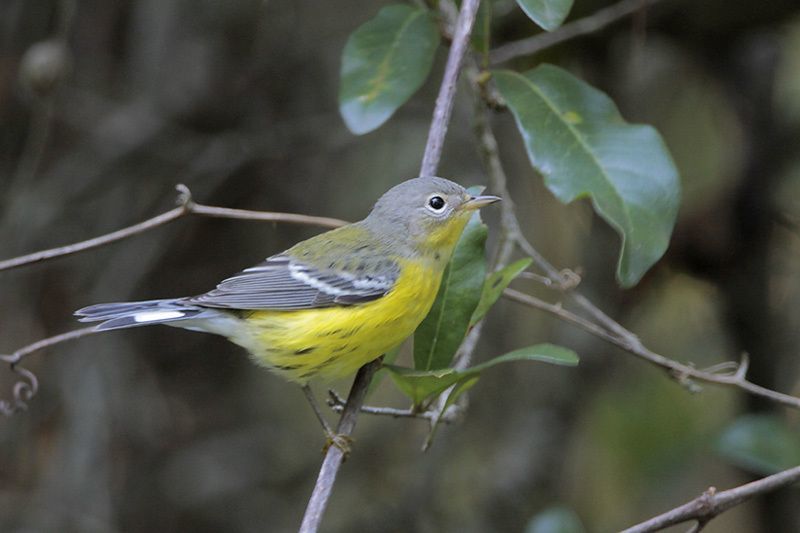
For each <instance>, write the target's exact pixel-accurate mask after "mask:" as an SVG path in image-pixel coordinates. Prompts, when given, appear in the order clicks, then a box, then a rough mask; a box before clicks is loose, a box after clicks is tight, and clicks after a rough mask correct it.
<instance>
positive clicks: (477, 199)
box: [461, 194, 502, 211]
mask: <svg viewBox="0 0 800 533" xmlns="http://www.w3.org/2000/svg"><path fill="white" fill-rule="evenodd" d="M500 200H502V198H500V197H499V196H492V195H491V194H485V195H483V196H470V198H469V200H467V201H466V202H464V203H463V204H461V207H462V208H463V209H466V210H468V211H473V210H475V209H480V208H481V207H483V206H485V205H489V204H493V203H495V202H499V201H500Z"/></svg>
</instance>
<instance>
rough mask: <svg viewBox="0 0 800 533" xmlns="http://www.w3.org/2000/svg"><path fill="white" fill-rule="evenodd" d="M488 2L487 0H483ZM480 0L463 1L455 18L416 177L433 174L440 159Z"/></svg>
mask: <svg viewBox="0 0 800 533" xmlns="http://www.w3.org/2000/svg"><path fill="white" fill-rule="evenodd" d="M487 1H488V0H487ZM479 4H480V0H464V2H462V4H461V10H460V11H459V13H458V19H457V20H456V31H455V33H454V34H453V42H452V44H451V45H450V53H449V54H448V56H447V65H445V68H444V77H443V79H442V85H441V86H440V87H439V95H438V96H437V97H436V107H435V108H434V110H433V120H432V121H431V129H430V130H429V131H428V142H427V143H426V145H425V155H424V156H423V157H422V165H421V167H420V170H419V175H420V176H434V175H436V169H438V168H439V161H440V160H441V159H442V148H443V147H444V138H445V135H446V134H447V127H448V126H449V125H450V115H451V113H452V112H453V103H454V102H455V95H456V82H457V81H458V75H459V73H460V71H461V62H462V60H463V59H464V54H465V53H466V52H467V48H468V47H469V35H470V33H471V32H472V25H473V24H474V22H475V14H476V13H477V12H478V5H479Z"/></svg>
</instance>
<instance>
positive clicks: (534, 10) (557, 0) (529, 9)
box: [517, 0, 573, 31]
mask: <svg viewBox="0 0 800 533" xmlns="http://www.w3.org/2000/svg"><path fill="white" fill-rule="evenodd" d="M572 2H573V0H517V4H518V5H519V7H520V8H522V10H523V11H524V12H525V14H526V15H528V18H530V19H531V20H532V21H534V22H535V23H536V24H538V25H539V26H541V27H542V28H544V29H545V30H547V31H553V30H554V29H556V28H558V27H559V26H561V24H562V23H563V22H564V19H566V18H567V15H569V10H570V9H572Z"/></svg>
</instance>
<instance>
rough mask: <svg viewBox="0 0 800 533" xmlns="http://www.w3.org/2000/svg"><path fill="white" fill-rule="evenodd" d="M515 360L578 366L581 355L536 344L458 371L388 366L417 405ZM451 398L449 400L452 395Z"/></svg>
mask: <svg viewBox="0 0 800 533" xmlns="http://www.w3.org/2000/svg"><path fill="white" fill-rule="evenodd" d="M513 361H539V362H543V363H551V364H556V365H564V366H575V365H577V364H578V355H577V354H576V353H575V352H573V351H572V350H570V349H568V348H564V347H563V346H556V345H553V344H537V345H535V346H528V347H527V348H520V349H519V350H514V351H513V352H509V353H507V354H504V355H501V356H499V357H495V358H494V359H491V360H490V361H486V362H485V363H481V364H479V365H476V366H473V367H470V368H467V369H466V370H455V369H453V368H442V369H438V370H415V369H412V368H405V367H401V366H395V365H385V366H386V368H387V369H388V370H389V373H390V375H391V377H392V380H393V381H394V382H395V384H396V385H397V388H398V389H400V391H402V392H403V393H404V394H405V395H406V396H408V397H409V398H411V401H412V402H413V403H414V405H417V406H418V405H421V404H422V403H423V402H424V401H425V400H427V399H428V398H431V397H433V396H436V395H438V394H441V393H442V392H444V391H445V390H447V388H448V387H450V386H452V385H455V384H457V383H464V382H467V381H471V380H474V379H475V378H478V377H479V376H480V374H481V372H483V371H484V370H486V369H487V368H491V367H493V366H495V365H498V364H500V363H510V362H513ZM472 385H474V383H472V384H471V385H469V386H470V387H471V386H472ZM454 390H455V389H454ZM466 390H467V389H466V388H462V389H461V390H460V391H459V392H458V393H457V394H456V396H454V397H453V398H452V401H453V402H454V401H455V400H456V399H457V398H458V395H459V394H461V393H463V392H464V391H466ZM448 401H450V399H449V398H448Z"/></svg>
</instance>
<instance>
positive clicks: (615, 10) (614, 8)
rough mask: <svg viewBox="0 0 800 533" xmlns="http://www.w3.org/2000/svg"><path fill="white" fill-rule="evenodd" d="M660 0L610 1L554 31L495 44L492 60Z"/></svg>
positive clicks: (594, 27)
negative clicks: (606, 5) (593, 11)
mask: <svg viewBox="0 0 800 533" xmlns="http://www.w3.org/2000/svg"><path fill="white" fill-rule="evenodd" d="M660 1H661V0H622V1H621V2H618V3H616V4H614V5H611V6H608V7H606V8H603V9H600V10H599V11H596V12H595V13H592V14H591V15H589V16H587V17H583V18H580V19H578V20H575V21H572V22H569V23H567V24H564V25H563V26H561V27H560V28H558V29H557V30H556V31H553V32H549V33H548V32H542V33H538V34H536V35H534V36H533V37H528V38H526V39H521V40H519V41H514V42H510V43H507V44H504V45H502V46H498V47H497V48H495V49H494V50H492V51H491V52H489V61H490V62H491V63H492V64H497V63H503V62H505V61H509V60H510V59H514V58H515V57H519V56H527V55H532V54H535V53H537V52H541V51H542V50H544V49H546V48H550V47H551V46H555V45H557V44H559V43H562V42H564V41H568V40H570V39H574V38H575V37H580V36H582V35H588V34H590V33H594V32H596V31H600V30H602V29H603V28H605V27H606V26H609V25H610V24H612V23H614V22H616V21H618V20H620V19H623V18H625V17H627V16H628V15H631V14H633V13H636V12H637V11H639V10H642V9H645V8H646V7H648V6H650V5H653V4H655V3H657V2H660Z"/></svg>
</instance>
